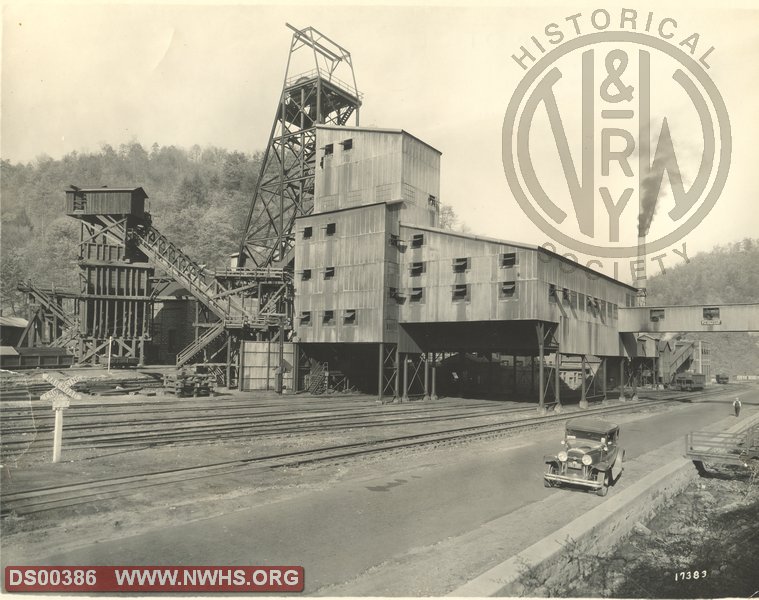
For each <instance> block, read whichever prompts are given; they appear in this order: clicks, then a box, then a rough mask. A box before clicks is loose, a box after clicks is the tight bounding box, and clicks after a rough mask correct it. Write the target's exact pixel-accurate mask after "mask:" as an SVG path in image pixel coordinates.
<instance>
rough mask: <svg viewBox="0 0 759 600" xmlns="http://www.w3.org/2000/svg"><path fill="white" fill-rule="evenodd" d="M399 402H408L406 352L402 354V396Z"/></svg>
mask: <svg viewBox="0 0 759 600" xmlns="http://www.w3.org/2000/svg"><path fill="white" fill-rule="evenodd" d="M401 402H408V354H404V355H403V396H402V397H401Z"/></svg>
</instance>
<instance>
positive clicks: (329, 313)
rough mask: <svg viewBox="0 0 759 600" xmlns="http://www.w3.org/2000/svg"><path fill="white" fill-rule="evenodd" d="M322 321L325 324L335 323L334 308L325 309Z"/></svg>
mask: <svg viewBox="0 0 759 600" xmlns="http://www.w3.org/2000/svg"><path fill="white" fill-rule="evenodd" d="M322 322H323V323H324V324H325V325H334V324H335V311H334V310H325V311H324V318H323V319H322Z"/></svg>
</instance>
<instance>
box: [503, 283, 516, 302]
mask: <svg viewBox="0 0 759 600" xmlns="http://www.w3.org/2000/svg"><path fill="white" fill-rule="evenodd" d="M501 298H517V282H516V281H504V282H503V283H501Z"/></svg>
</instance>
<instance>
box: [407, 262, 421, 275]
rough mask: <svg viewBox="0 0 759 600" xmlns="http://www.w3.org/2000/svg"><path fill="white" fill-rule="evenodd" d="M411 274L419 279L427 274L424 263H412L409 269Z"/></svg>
mask: <svg viewBox="0 0 759 600" xmlns="http://www.w3.org/2000/svg"><path fill="white" fill-rule="evenodd" d="M409 272H410V273H411V277H418V276H419V275H421V274H422V273H424V272H425V268H424V263H423V262H413V263H411V266H410V267H409Z"/></svg>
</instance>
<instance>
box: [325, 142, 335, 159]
mask: <svg viewBox="0 0 759 600" xmlns="http://www.w3.org/2000/svg"><path fill="white" fill-rule="evenodd" d="M334 152H335V147H334V145H332V144H327V145H326V146H324V156H329V155H330V154H333V153H334Z"/></svg>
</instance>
